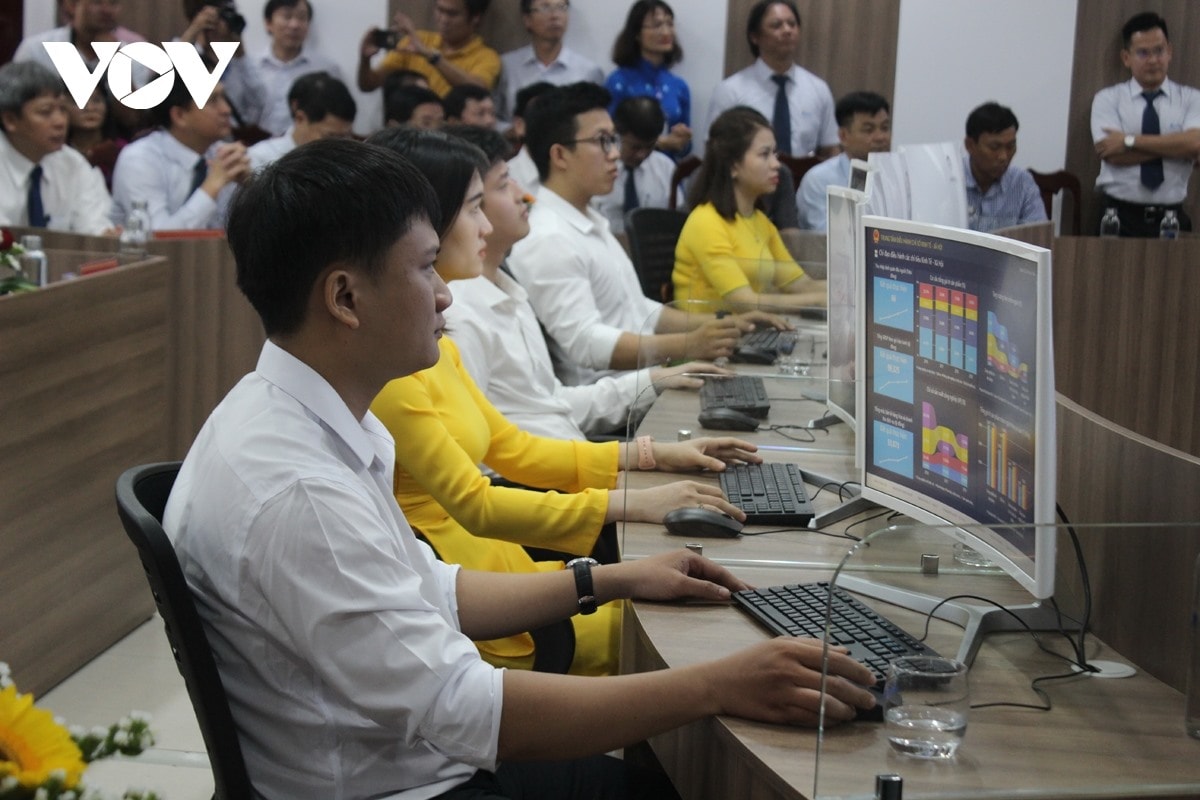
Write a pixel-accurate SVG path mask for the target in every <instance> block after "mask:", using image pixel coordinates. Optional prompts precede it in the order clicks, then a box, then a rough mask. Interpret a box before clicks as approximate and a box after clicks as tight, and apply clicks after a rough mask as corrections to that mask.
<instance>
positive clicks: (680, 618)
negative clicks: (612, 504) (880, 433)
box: [622, 370, 1200, 800]
mask: <svg viewBox="0 0 1200 800" xmlns="http://www.w3.org/2000/svg"><path fill="white" fill-rule="evenodd" d="M760 372H761V374H764V375H769V374H770V373H769V372H765V371H762V370H760ZM805 388H812V387H805ZM801 390H802V389H801V386H800V385H799V384H796V383H787V384H785V383H784V382H783V381H779V380H774V379H771V378H768V393H769V394H770V395H771V397H772V399H773V403H772V413H771V418H770V420H769V421H770V422H772V423H775V422H776V409H777V408H780V409H783V408H786V409H787V411H786V413H785V414H782V415H781V416H783V417H784V418H785V419H787V421H793V420H802V419H809V418H812V417H814V416H819V415H820V413H821V411H822V408H823V405H822V404H819V403H811V402H809V403H805V402H803V401H797V402H796V403H795V410H793V407H792V404H791V403H790V402H789V403H786V404H784V403H776V402H775V401H774V398H775V397H776V394H777V393H779V395H780V396H781V397H782V396H798V392H799V391H801ZM696 410H697V403H696V399H695V397H694V396H693V395H690V394H688V393H683V392H665V393H664V394H663V395H662V396H661V397H660V398H659V400H658V401H657V402H656V404H655V406H654V407H653V408H652V409H651V411H650V412H649V414H647V416H646V418H645V420H644V421H643V423H642V425H641V427H640V428H639V431H638V432H639V433H652V434H654V435H655V436H656V437H658V438H662V439H673V438H674V435H675V431H676V430H678V429H679V428H680V427H684V428H697V427H698V426H696V425H695V413H696ZM694 432H695V434H696V435H703V434H701V432H700V431H699V430H695V431H694ZM737 435H739V436H744V438H747V439H748V440H750V441H754V442H756V443H758V444H760V445H768V446H778V445H780V441H781V440H780V436H779V434H778V432H759V433H752V434H737ZM817 435H818V436H819V437H821V438H820V439H819V441H818V443H816V444H815V445H808V446H807V447H806V446H804V445H800V444H798V443H793V442H786V444H785V445H784V446H785V447H787V448H788V449H764V450H762V453H763V455H764V457H765V458H767V459H768V460H778V461H796V462H797V463H800V464H801V466H803V467H804V468H805V469H811V470H813V471H817V472H820V473H822V474H825V475H828V476H830V477H842V478H847V479H848V478H849V477H851V475H852V474H853V456H852V454H851V453H850V449H851V442H852V441H853V438H852V436H853V434H852V433H851V432H850V431H849V430H848V429H847V428H846V426H844V425H841V426H835V427H834V428H832V429H830V432H829V434H828V436H824V435H822V434H817ZM670 479H671V477H670V476H663V475H659V474H656V473H638V472H634V473H629V474H628V478H627V480H628V484H629V485H630V486H631V487H639V486H647V485H651V484H653V483H657V482H661V481H664V480H670ZM812 491H813V490H812V487H810V494H812ZM836 502H837V498H836V496H835V495H834V494H833V493H831V492H829V491H826V492H822V493H820V494H819V495H817V496H816V497H815V498H814V505H815V506H816V507H817V510H818V511H820V510H822V509H823V508H825V507H828V506H830V505H832V504H835V503H836ZM881 524H882V522H881V521H875V522H872V523H869V524H867V525H863V526H860V527H858V528H851V532H853V533H857V534H860V535H864V534H865V533H867V532H869V529H871V528H873V527H878V526H879V525H881ZM843 527H844V524H842V525H839V526H835V529H841V528H843ZM864 528H865V529H866V530H864ZM750 530H753V529H750ZM906 535H910V534H901V535H900V536H898V537H897V538H896V540H895V541H893V542H890V543H889V544H888V545H882V546H881V543H880V542H876V543H873V552H872V553H871V554H870V556H869V557H864V558H859V559H858V561H857V562H855V563H856V564H857V565H858V566H863V565H864V564H865V563H866V562H867V561H869V562H870V563H872V564H882V563H887V562H889V561H894V562H895V563H897V564H903V566H904V567H905V568H906V569H907V570H908V572H907V573H906V574H899V575H897V574H894V573H890V574H889V575H888V581H889V582H897V583H901V584H905V585H908V586H910V587H911V588H914V589H917V590H922V591H927V592H928V593H930V594H938V595H944V594H949V593H954V592H958V591H963V590H974V591H975V592H977V593H983V594H987V595H989V596H993V597H995V599H997V600H999V601H1001V602H1010V603H1011V602H1025V601H1028V599H1029V598H1028V595H1023V594H1022V591H1021V590H1020V589H1019V587H1017V586H1016V585H1015V583H1013V582H1012V581H1010V580H1008V579H1007V578H1005V577H1003V576H996V575H991V574H988V573H974V574H973V573H972V572H971V571H970V570H961V569H959V570H955V569H944V570H943V571H942V574H941V575H940V576H939V577H937V578H932V579H930V578H928V577H926V576H922V575H920V574H919V572H917V570H916V569H915V566H916V564H915V563H909V562H910V561H912V559H913V554H914V553H920V552H926V551H928V550H930V549H932V550H933V551H934V552H937V553H938V554H939V555H941V563H942V564H943V565H949V564H951V554H950V550H951V548H952V545H951V544H950V543H949V541H948V540H947V541H945V542H941V543H938V542H937V541H928V542H924V541H923V542H920V543H919V546H914V543H913V542H905V541H903V537H904V536H906ZM911 535H915V534H911ZM690 538H691V537H689V539H690ZM935 539H936V537H935ZM699 541H702V543H703V545H704V553H705V555H706V556H709V557H712V558H714V559H716V560H718V561H720V562H722V563H724V564H726V565H727V566H729V567H730V568H732V569H734V571H735V572H737V574H738V575H739V576H741V577H742V578H743V579H744V580H747V581H748V582H751V583H753V584H755V585H760V586H766V585H774V584H780V583H792V582H800V581H806V580H827V579H828V578H829V576H830V575H831V573H832V565H833V564H835V563H836V562H837V561H838V560H840V559H841V557H842V556H843V555H844V554H845V553H846V551H847V549H848V546H849V545H851V544H852V542H850V541H849V540H845V539H838V538H833V537H830V536H823V535H821V534H819V533H816V532H812V531H804V532H800V531H797V532H787V533H771V534H766V535H762V536H753V537H750V536H743V537H740V538H738V539H723V538H722V539H715V538H707V539H703V540H699ZM682 543H683V540H681V539H680V537H677V536H671V535H669V534H667V533H666V532H665V530H664V529H663V528H662V526H658V525H643V524H629V525H626V526H625V528H624V532H623V546H624V552H625V556H626V557H627V558H636V557H639V556H644V555H648V554H652V553H656V552H661V551H664V550H669V549H673V548H676V547H679V546H680V545H681V544H682ZM999 586H1003V587H1004V588H1003V589H1002V590H1001V589H999V588H997V587H999ZM868 602H869V603H870V604H871V605H873V606H876V607H877V608H879V609H880V610H881V611H882V612H883V613H885V614H886V615H887V616H888V617H889V618H891V619H892V620H894V621H895V622H896V623H898V624H900V625H901V626H902V627H904V628H906V629H907V630H909V631H911V632H914V633H920V631H921V630H922V629H923V628H924V625H925V618H924V615H921V614H917V613H915V612H912V611H908V610H906V609H903V608H899V607H896V606H891V605H888V604H884V603H879V602H876V601H868ZM768 635H769V634H767V633H766V632H765V631H764V630H763V629H761V628H759V627H758V626H757V625H755V624H754V623H752V622H751V621H750V620H749V619H748V618H747V617H745V616H744V615H743V614H742V613H741V612H740V611H738V610H737V609H735V608H732V607H728V606H720V605H705V606H684V605H670V604H655V603H632V604H630V606H629V608H628V610H627V614H626V621H625V631H624V640H623V646H622V664H623V669H625V670H627V671H645V670H650V669H661V668H663V667H670V666H682V665H686V664H690V663H695V662H697V661H701V660H705V659H710V658H714V657H719V656H720V655H722V654H725V653H730V652H733V651H734V650H736V649H738V648H739V647H742V646H746V645H749V644H752V643H754V642H756V641H760V640H761V639H763V638H764V637H765V636H768ZM961 638H962V630H961V629H960V628H958V627H957V626H954V625H951V624H949V623H945V622H941V621H938V620H934V621H933V623H932V625H931V628H930V636H929V639H928V641H929V643H930V644H931V645H932V646H933V647H934V648H935V649H936V650H938V651H939V652H942V653H945V654H953V653H954V652H956V650H957V649H958V646H959V642H960V640H961ZM1056 638H1057V639H1058V641H1054V639H1056ZM1043 640H1044V641H1047V642H1053V643H1052V644H1051V647H1052V649H1054V650H1055V651H1057V652H1061V653H1064V654H1065V653H1066V652H1067V650H1066V648H1065V645H1064V644H1062V643H1061V638H1060V637H1053V636H1052V635H1050V634H1043ZM1088 643H1089V644H1088V647H1089V650H1088V656H1089V659H1096V658H1103V659H1110V660H1114V661H1118V662H1125V659H1124V658H1123V657H1122V656H1120V655H1119V654H1116V653H1114V652H1112V651H1111V650H1109V649H1108V648H1107V647H1106V646H1104V645H1103V644H1102V643H1100V642H1098V641H1097V640H1096V639H1094V638H1092V637H1089V639H1088ZM1069 671H1070V670H1069V667H1068V665H1067V664H1066V662H1064V661H1062V660H1060V659H1058V658H1055V657H1053V656H1051V655H1048V654H1045V653H1043V652H1041V651H1039V650H1038V648H1037V646H1036V644H1035V643H1034V642H1033V640H1032V638H1031V637H1030V636H1029V635H1027V634H992V635H990V636H988V637H987V638H986V639H985V641H984V645H983V647H982V648H981V649H980V651H979V655H978V656H977V658H976V661H975V664H974V666H973V667H972V669H971V682H972V702H973V703H976V704H978V703H988V702H1000V701H1009V702H1021V703H1033V704H1039V703H1040V700H1039V698H1038V696H1037V695H1036V694H1035V693H1034V692H1033V691H1032V690H1031V689H1030V681H1031V680H1032V679H1033V678H1036V677H1039V676H1046V675H1058V674H1063V673H1067V672H1069ZM1044 688H1045V689H1046V690H1047V692H1048V694H1049V695H1050V698H1051V701H1052V703H1053V710H1051V711H1049V712H1046V711H1035V710H1029V709H1015V708H1003V707H1001V708H990V709H974V710H973V711H972V712H971V717H970V722H969V725H968V732H967V735H966V739H965V741H964V744H963V746H962V749H961V751H960V753H959V755H958V756H957V757H956V758H955V759H954V760H953V761H952V762H950V763H925V762H921V761H917V760H912V759H907V758H904V757H901V756H897V755H895V754H894V753H892V752H891V751H890V748H889V747H888V745H887V741H886V738H885V737H884V732H883V726H882V724H880V723H867V722H862V723H853V724H850V725H845V726H841V727H838V728H834V729H832V730H831V731H829V732H828V733H827V735H826V736H825V739H824V742H823V745H822V758H821V760H820V766H819V770H818V766H817V764H818V762H817V748H818V735H817V733H816V732H815V731H810V730H797V729H791V728H784V727H779V726H772V725H764V724H759V723H751V722H746V721H743V720H738V719H729V718H718V719H707V720H701V721H699V722H696V723H694V724H692V725H690V726H687V727H685V728H682V729H680V730H677V731H673V732H671V733H668V734H665V735H663V736H660V737H656V738H655V739H654V740H652V745H653V747H654V749H655V752H656V754H657V755H658V757H659V759H660V760H661V761H662V763H663V765H664V767H665V768H666V769H667V771H668V773H669V774H670V775H671V777H672V779H673V780H674V781H675V784H676V786H677V787H678V788H679V790H680V792H681V794H682V795H683V797H685V798H688V799H689V800H690V799H691V798H714V799H715V798H723V799H728V798H756V799H757V798H800V797H806V798H808V797H871V796H872V795H873V792H874V776H875V775H876V774H879V773H891V772H895V773H899V774H900V775H902V776H903V778H904V782H905V785H904V794H905V797H906V798H912V797H963V796H972V797H1097V796H1109V797H1120V796H1138V795H1163V796H1200V742H1197V741H1195V740H1192V739H1190V738H1189V737H1187V736H1186V734H1185V733H1184V731H1183V719H1182V718H1183V698H1182V695H1181V693H1180V692H1178V691H1175V690H1173V689H1171V688H1170V687H1168V686H1166V685H1165V684H1163V683H1161V682H1160V681H1158V680H1156V679H1154V678H1153V677H1150V676H1148V675H1147V674H1145V673H1143V672H1139V673H1138V674H1137V675H1135V676H1134V677H1133V678H1127V679H1121V680H1102V679H1096V678H1085V677H1072V678H1069V679H1067V680H1062V681H1051V682H1049V683H1047V684H1044ZM818 775H819V781H818Z"/></svg>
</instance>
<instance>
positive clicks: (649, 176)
mask: <svg viewBox="0 0 1200 800" xmlns="http://www.w3.org/2000/svg"><path fill="white" fill-rule="evenodd" d="M674 174H675V162H674V161H673V160H672V159H671V157H670V156H668V155H667V154H666V153H660V152H659V151H657V150H655V151H653V152H652V153H650V155H649V157H647V158H646V160H645V161H643V162H642V163H641V164H638V167H637V169H635V170H634V171H633V186H634V190H635V191H636V192H637V196H638V208H666V207H667V206H668V205H670V200H671V177H672V176H673V175H674ZM627 180H629V168H628V167H626V166H625V162H624V161H619V162H617V180H616V183H614V184H613V190H612V191H611V192H609V193H608V194H606V195H601V196H599V197H593V198H592V208H594V209H596V210H597V211H599V212H600V213H601V214H603V215H604V218H605V219H607V220H608V226H609V227H610V228H611V229H612V232H613V233H624V232H625V182H626V181H627ZM675 193H676V195H677V198H676V206H675V207H676V208H683V191H682V190H676V192H675Z"/></svg>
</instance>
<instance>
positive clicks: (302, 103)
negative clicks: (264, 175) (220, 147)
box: [246, 72, 358, 169]
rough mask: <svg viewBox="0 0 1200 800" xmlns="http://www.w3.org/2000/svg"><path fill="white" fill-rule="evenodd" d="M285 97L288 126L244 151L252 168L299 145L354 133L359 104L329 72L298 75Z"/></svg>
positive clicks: (262, 164)
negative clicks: (287, 110) (280, 132)
mask: <svg viewBox="0 0 1200 800" xmlns="http://www.w3.org/2000/svg"><path fill="white" fill-rule="evenodd" d="M287 99H288V105H289V106H291V109H292V124H291V127H289V128H288V129H287V131H286V132H285V133H284V134H283V135H282V136H276V137H275V138H273V139H266V140H264V141H261V142H259V143H258V144H255V145H254V146H252V147H251V148H250V149H249V150H248V151H246V154H247V155H248V156H249V158H250V166H251V167H253V168H254V169H262V168H263V167H265V166H266V165H267V164H270V163H271V162H272V161H275V160H277V159H279V158H282V157H283V156H284V155H285V154H286V153H290V152H291V151H292V150H294V149H295V148H297V147H299V146H300V145H302V144H307V143H308V142H314V141H316V140H317V139H329V138H334V137H339V138H343V139H344V138H347V137H349V136H352V135H354V130H353V127H354V117H355V115H356V114H357V113H358V105H357V104H356V103H355V102H354V98H353V97H351V96H350V90H349V89H347V88H346V84H344V83H342V82H341V81H340V80H338V79H337V78H335V77H333V76H332V75H330V74H329V73H327V72H310V73H308V74H307V75H301V76H300V77H299V78H297V79H296V82H295V83H294V84H292V88H291V90H290V91H289V92H288V98H287Z"/></svg>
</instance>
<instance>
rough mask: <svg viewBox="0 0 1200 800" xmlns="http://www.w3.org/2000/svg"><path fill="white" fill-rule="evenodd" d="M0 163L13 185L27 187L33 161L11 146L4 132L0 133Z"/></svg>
mask: <svg viewBox="0 0 1200 800" xmlns="http://www.w3.org/2000/svg"><path fill="white" fill-rule="evenodd" d="M66 146H67V145H63V147H66ZM0 165H3V167H4V168H5V169H7V170H8V172H9V175H10V177H11V179H12V183H13V185H14V186H21V187H25V188H28V185H29V171H30V170H31V169H33V162H32V161H30V160H29V159H28V158H26V157H25V156H24V155H23V154H22V153H21V151H19V150H17V148H15V147H13V146H12V142H10V141H9V140H8V134H4V133H0ZM44 174H45V172H44V171H43V175H44Z"/></svg>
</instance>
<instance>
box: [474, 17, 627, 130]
mask: <svg viewBox="0 0 1200 800" xmlns="http://www.w3.org/2000/svg"><path fill="white" fill-rule="evenodd" d="M570 16H571V4H570V3H569V2H567V0H521V21H522V22H523V23H524V24H525V30H527V31H528V32H529V44H527V45H525V46H524V47H518V48H517V49H516V50H510V51H508V52H507V53H505V54H504V55H502V56H500V64H501V71H500V83H499V85H498V86H497V87H496V98H497V99H496V102H497V104H498V108H497V109H496V110H497V111H498V112H499V114H500V118H501V119H504V120H511V119H512V117H513V115H514V113H518V112H517V111H516V107H517V92H519V91H521V90H522V89H524V88H525V87H526V86H529V85H531V84H534V83H538V82H541V81H545V82H546V83H549V84H551V85H553V86H566V85H567V84H568V83H577V82H579V81H591V82H592V83H604V70H602V69H601V68H600V65H599V64H597V63H596V62H594V61H592V60H591V59H590V58H587V57H586V56H582V55H580V54H579V53H577V52H575V51H574V50H572V49H571V48H569V47H567V46H566V45H565V44H563V38H564V37H565V36H566V35H567V23H568V22H569V20H570Z"/></svg>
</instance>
